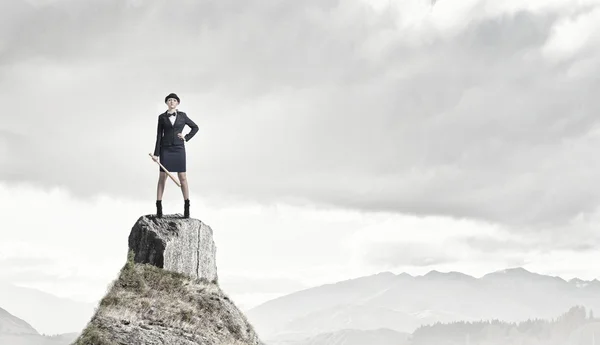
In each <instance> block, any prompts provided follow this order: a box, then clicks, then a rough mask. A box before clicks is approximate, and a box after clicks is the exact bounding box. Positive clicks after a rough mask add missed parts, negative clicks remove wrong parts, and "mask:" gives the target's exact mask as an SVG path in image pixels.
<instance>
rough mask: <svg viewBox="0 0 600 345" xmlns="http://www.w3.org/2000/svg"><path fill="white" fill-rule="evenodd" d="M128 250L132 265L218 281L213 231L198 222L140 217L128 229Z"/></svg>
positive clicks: (178, 218) (172, 218)
mask: <svg viewBox="0 0 600 345" xmlns="http://www.w3.org/2000/svg"><path fill="white" fill-rule="evenodd" d="M129 249H130V250H133V252H134V253H135V257H134V262H135V263H142V264H145V263H148V264H151V265H153V266H156V267H160V268H164V269H166V270H169V271H173V272H179V273H183V274H185V275H188V276H190V277H191V278H198V279H206V280H208V281H209V282H212V281H215V282H217V281H218V276H217V264H216V250H217V249H216V246H215V243H214V241H213V231H212V229H211V228H210V227H209V226H208V225H206V224H204V223H203V222H202V221H200V220H198V219H194V218H187V219H186V218H181V217H179V216H172V215H167V216H165V217H163V218H156V217H154V216H152V215H146V216H142V217H140V218H139V219H138V220H137V222H136V223H135V225H134V226H133V228H132V229H131V233H130V235H129Z"/></svg>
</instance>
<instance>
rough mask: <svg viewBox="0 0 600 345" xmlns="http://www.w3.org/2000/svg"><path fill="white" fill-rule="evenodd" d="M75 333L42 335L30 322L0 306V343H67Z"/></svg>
mask: <svg viewBox="0 0 600 345" xmlns="http://www.w3.org/2000/svg"><path fill="white" fill-rule="evenodd" d="M76 338H77V333H69V334H61V335H56V336H44V335H41V334H40V333H38V331H36V330H35V328H33V327H32V326H31V325H30V324H28V323H27V322H25V321H23V320H21V319H19V318H18V317H16V316H14V315H12V314H11V313H9V312H8V311H6V310H5V309H3V308H0V344H3V345H68V344H70V343H72V342H73V341H74V340H75V339H76Z"/></svg>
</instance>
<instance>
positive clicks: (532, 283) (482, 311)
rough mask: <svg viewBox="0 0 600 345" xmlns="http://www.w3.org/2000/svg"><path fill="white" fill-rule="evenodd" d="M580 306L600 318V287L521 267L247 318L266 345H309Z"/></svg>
mask: <svg viewBox="0 0 600 345" xmlns="http://www.w3.org/2000/svg"><path fill="white" fill-rule="evenodd" d="M575 305H580V306H584V307H585V308H587V309H591V310H598V311H600V282H599V281H598V280H592V281H583V280H581V279H572V280H570V281H565V280H564V279H562V278H559V277H551V276H546V275H541V274H537V273H533V272H530V271H527V270H525V269H523V268H511V269H506V270H502V271H497V272H493V273H489V274H487V275H485V276H483V277H481V278H474V277H472V276H469V275H466V274H462V273H459V272H448V273H442V272H438V271H431V272H429V273H427V274H425V275H423V276H411V275H409V274H406V273H402V274H398V275H396V274H393V273H390V272H385V273H380V274H376V275H372V276H367V277H361V278H356V279H352V280H347V281H342V282H338V283H335V284H327V285H323V286H319V287H314V288H310V289H306V290H302V291H299V292H296V293H292V294H290V295H286V296H283V297H280V298H277V299H274V300H272V301H268V302H266V303H263V304H261V305H259V306H257V307H255V308H253V309H251V310H249V311H248V312H247V316H248V318H249V320H250V321H251V323H252V324H253V325H254V326H255V328H256V329H257V331H258V333H259V334H260V336H261V337H262V338H263V339H264V340H265V341H267V342H268V343H269V344H286V343H288V344H292V343H293V344H304V343H303V342H300V341H304V342H305V341H308V340H309V339H313V340H314V339H317V338H315V337H320V336H325V334H336V332H340V331H344V332H348V330H355V331H373V330H375V329H378V328H387V329H389V330H391V331H395V332H398V333H399V334H405V333H412V332H413V331H414V330H415V329H416V328H418V327H419V326H421V325H427V324H434V323H436V322H442V323H449V322H454V321H478V320H494V319H497V320H503V321H508V322H518V321H524V320H527V319H534V318H540V319H552V318H556V317H557V316H558V315H561V314H562V313H564V312H565V311H566V310H569V309H570V308H571V307H573V306H575ZM337 336H338V337H339V336H340V334H339V333H337ZM599 340H600V339H599ZM306 344H309V343H306ZM315 344H317V343H316V342H315ZM340 344H342V343H340ZM344 344H346V343H344Z"/></svg>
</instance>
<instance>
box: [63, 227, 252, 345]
mask: <svg viewBox="0 0 600 345" xmlns="http://www.w3.org/2000/svg"><path fill="white" fill-rule="evenodd" d="M212 235H213V232H212V229H211V228H210V227H209V226H208V225H206V224H204V223H202V222H201V221H199V220H197V219H193V218H189V219H184V218H181V217H178V216H165V217H164V218H162V219H156V218H155V217H154V216H148V215H145V216H142V217H140V218H139V219H138V220H137V222H136V223H135V225H134V226H133V228H132V229H131V233H130V235H129V252H128V256H127V261H126V263H125V265H124V266H123V268H122V269H121V272H120V273H119V275H118V277H117V279H116V280H115V281H114V282H113V283H112V284H111V286H110V289H109V290H108V292H107V294H106V295H105V296H104V297H103V298H102V300H101V301H100V303H99V305H98V308H97V309H96V312H95V314H94V315H93V316H92V318H91V320H90V321H89V323H88V324H87V326H86V328H85V329H84V330H83V331H82V332H81V333H80V335H79V337H78V338H77V339H76V340H75V342H74V343H73V344H74V345H125V344H127V345H142V344H143V345H163V344H172V345H264V343H262V342H261V340H260V338H259V336H258V334H256V332H255V330H254V328H253V326H252V325H251V324H250V323H249V322H248V319H247V318H246V316H245V315H244V314H243V313H242V312H241V311H240V310H239V308H238V307H237V306H236V305H235V303H234V302H233V301H232V300H231V298H229V296H227V295H226V294H225V292H223V291H222V290H221V288H220V287H219V285H218V281H217V267H216V262H215V256H216V246H215V243H214V241H213V237H212Z"/></svg>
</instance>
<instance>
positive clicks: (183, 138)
mask: <svg viewBox="0 0 600 345" xmlns="http://www.w3.org/2000/svg"><path fill="white" fill-rule="evenodd" d="M177 136H178V137H179V139H181V140H183V141H185V136H184V135H183V134H181V133H177Z"/></svg>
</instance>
